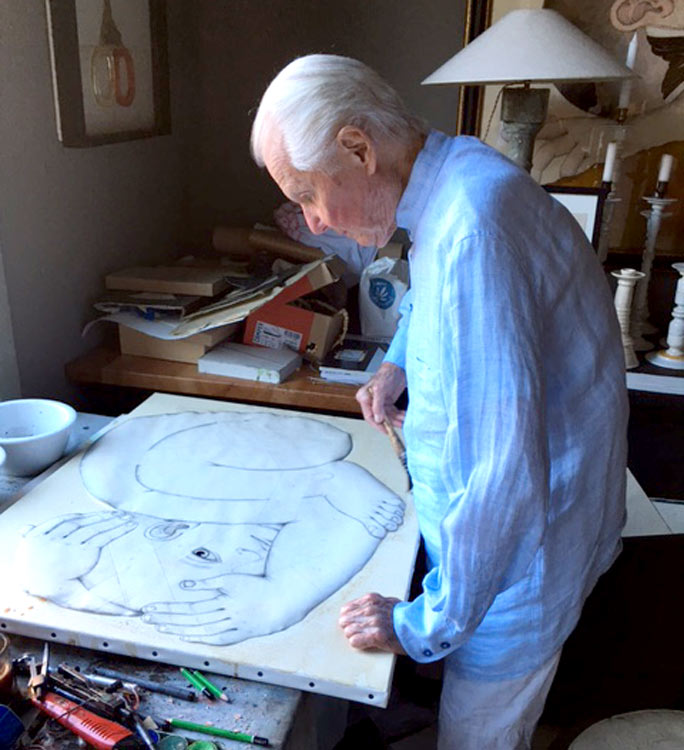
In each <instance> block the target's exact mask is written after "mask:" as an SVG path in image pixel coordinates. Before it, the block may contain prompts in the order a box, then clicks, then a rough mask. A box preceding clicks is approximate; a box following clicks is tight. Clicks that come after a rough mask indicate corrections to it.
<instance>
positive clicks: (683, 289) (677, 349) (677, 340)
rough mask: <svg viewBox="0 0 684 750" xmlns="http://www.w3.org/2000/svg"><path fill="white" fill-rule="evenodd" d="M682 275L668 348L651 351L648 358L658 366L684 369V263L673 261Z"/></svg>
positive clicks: (669, 331) (668, 336)
mask: <svg viewBox="0 0 684 750" xmlns="http://www.w3.org/2000/svg"><path fill="white" fill-rule="evenodd" d="M672 268H674V270H675V271H677V272H678V273H679V274H680V276H679V280H678V281H677V288H676V290H675V298H674V307H673V308H672V320H671V321H670V325H669V327H668V329H667V349H661V350H660V351H659V352H651V353H650V354H647V355H646V359H648V361H649V362H651V363H652V364H654V365H657V366H658V367H669V368H670V369H672V370H684V263H673V264H672Z"/></svg>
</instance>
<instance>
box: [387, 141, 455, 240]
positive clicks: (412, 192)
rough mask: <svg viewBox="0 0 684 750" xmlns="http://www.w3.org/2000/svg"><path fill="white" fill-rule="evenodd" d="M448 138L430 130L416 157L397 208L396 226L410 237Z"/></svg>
mask: <svg viewBox="0 0 684 750" xmlns="http://www.w3.org/2000/svg"><path fill="white" fill-rule="evenodd" d="M450 140H451V139H450V138H449V136H447V135H444V133H440V132H439V131H438V130H431V131H430V133H429V135H428V137H427V138H426V140H425V145H424V146H423V148H422V149H421V151H420V152H419V154H418V156H417V157H416V160H415V162H414V163H413V168H412V169H411V175H410V177H409V181H408V185H407V186H406V189H405V190H404V193H403V195H402V196H401V200H400V201H399V205H398V206H397V218H396V221H397V226H398V227H401V228H402V229H405V230H406V231H407V232H408V233H409V237H411V235H412V233H413V230H414V229H415V227H416V226H417V224H418V221H419V220H420V217H421V214H422V213H423V211H424V210H425V206H426V204H427V202H428V199H429V197H430V192H431V191H432V185H433V183H434V181H435V178H436V176H437V172H438V169H439V167H440V166H441V164H442V163H443V160H444V156H443V153H442V152H443V151H444V150H445V149H447V148H448V147H449V141H450Z"/></svg>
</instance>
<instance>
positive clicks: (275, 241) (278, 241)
mask: <svg viewBox="0 0 684 750" xmlns="http://www.w3.org/2000/svg"><path fill="white" fill-rule="evenodd" d="M249 244H250V245H252V247H256V248H259V249H260V250H267V251H268V252H270V253H273V254H274V255H277V256H279V257H280V258H286V259H287V260H291V261H293V262H295V263H311V262H312V261H314V260H320V259H321V258H324V257H325V253H324V252H323V251H322V250H319V249H318V248H317V247H309V246H308V245H303V244H302V243H301V242H296V241H295V240H291V239H290V238H289V237H286V236H285V235H284V234H281V233H280V232H275V231H271V230H268V229H253V230H252V231H251V232H250V233H249Z"/></svg>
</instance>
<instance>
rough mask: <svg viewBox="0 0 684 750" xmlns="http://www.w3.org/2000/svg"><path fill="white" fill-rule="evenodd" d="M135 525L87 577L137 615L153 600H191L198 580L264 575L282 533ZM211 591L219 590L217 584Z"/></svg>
mask: <svg viewBox="0 0 684 750" xmlns="http://www.w3.org/2000/svg"><path fill="white" fill-rule="evenodd" d="M136 520H137V521H138V527H137V528H136V529H135V530H134V531H133V532H132V533H129V534H126V535H124V536H121V537H120V538H118V539H116V540H114V541H111V542H110V543H109V544H107V545H106V546H105V547H103V550H102V559H101V561H100V566H99V568H96V569H95V570H94V572H93V573H91V574H90V575H88V576H86V577H85V581H86V582H87V584H88V588H89V589H90V590H91V591H92V593H93V594H94V595H97V596H103V598H107V599H108V600H110V601H114V602H115V603H117V604H120V605H122V606H125V607H128V608H129V609H132V610H139V609H141V608H142V607H143V606H144V605H146V604H148V603H149V602H150V598H158V597H159V598H162V599H168V600H169V601H180V602H182V601H191V600H192V599H193V594H194V593H195V590H196V589H197V584H196V582H197V581H206V580H207V579H214V578H218V577H221V576H227V575H233V574H240V575H253V576H263V575H264V572H265V565H266V559H267V557H268V553H269V550H270V548H271V545H272V544H273V541H274V539H275V538H276V536H277V534H278V528H277V526H276V525H272V526H270V527H264V526H261V527H257V526H245V525H242V524H213V523H194V524H193V523H187V522H180V521H173V520H162V521H160V520H159V519H157V518H149V517H146V516H138V518H137V519H136ZM141 571H144V575H141ZM206 586H207V587H213V588H218V583H216V582H214V583H213V584H212V583H207V584H206ZM205 596H206V594H205Z"/></svg>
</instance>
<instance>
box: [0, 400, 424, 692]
mask: <svg viewBox="0 0 684 750" xmlns="http://www.w3.org/2000/svg"><path fill="white" fill-rule="evenodd" d="M368 433H375V435H377V438H376V437H375V435H371V434H368ZM378 438H379V439H378ZM369 462H370V463H369ZM380 462H384V463H380ZM402 471H403V470H402V468H401V466H400V464H399V462H398V461H397V459H396V457H395V456H394V454H393V453H392V451H391V446H389V443H388V441H387V440H386V438H385V437H384V436H383V435H381V434H380V433H376V431H374V430H372V429H368V428H367V426H366V425H364V423H363V422H360V421H358V420H348V419H342V418H334V417H315V418H314V417H310V416H303V415H297V414H295V413H293V412H276V411H266V410H263V409H258V408H254V407H251V408H250V407H246V406H242V405H240V406H237V405H233V404H229V403H226V402H214V401H211V402H206V401H203V400H201V399H189V398H184V397H176V396H162V395H156V396H154V397H152V398H151V399H149V400H148V401H147V402H145V404H143V405H142V406H141V407H139V408H138V409H137V410H135V411H134V412H133V413H132V414H131V415H129V417H127V418H125V419H123V420H121V421H120V422H119V423H117V424H116V425H115V426H114V427H113V429H111V430H109V431H108V432H106V433H105V434H104V435H103V436H102V437H101V438H100V439H99V440H98V441H96V442H95V443H94V444H93V445H92V446H90V447H89V448H88V449H87V450H86V451H85V452H84V453H83V454H80V455H79V456H76V457H75V458H73V459H72V460H71V461H69V462H68V463H67V464H66V465H65V466H63V467H62V468H61V469H60V470H58V471H57V472H56V473H55V474H54V475H53V476H51V477H49V478H48V479H46V480H45V481H44V482H43V483H41V484H40V485H39V486H38V487H36V488H35V489H34V490H32V491H31V492H30V493H28V494H27V495H26V496H25V497H24V498H22V499H20V500H19V501H18V502H17V503H15V505H13V506H12V507H11V508H10V509H9V510H7V511H6V512H5V513H4V514H3V516H2V524H1V526H0V529H1V530H0V544H2V545H10V546H12V547H14V548H15V550H16V559H17V561H18V565H17V570H18V575H17V576H16V577H15V580H13V581H5V582H3V583H2V584H0V589H2V597H3V601H4V602H7V603H9V604H10V606H7V607H6V609H5V610H4V613H3V616H2V618H0V619H1V620H2V627H6V628H7V629H8V630H10V632H19V633H22V634H26V635H38V636H40V637H43V638H47V637H51V638H54V639H55V640H58V641H64V642H71V643H77V644H78V645H83V646H88V647H91V648H92V647H95V648H97V647H99V648H101V649H102V648H107V649H109V650H112V651H116V652H118V653H125V654H130V653H132V650H133V651H134V652H135V655H137V656H141V657H147V658H155V659H160V660H164V661H167V662H171V663H176V664H179V665H184V666H195V667H202V666H204V667H207V661H209V662H210V665H211V668H212V670H213V671H215V672H219V673H226V674H238V675H239V676H245V677H249V678H255V677H256V678H257V679H264V680H266V681H269V682H274V683H277V684H283V685H288V686H294V687H300V688H303V689H308V690H314V691H317V692H324V693H329V694H331V695H337V696H340V697H347V698H353V699H355V700H363V701H366V702H369V703H375V704H379V705H382V704H383V703H384V701H385V700H386V698H387V692H388V689H389V680H390V677H391V670H392V663H393V660H392V658H391V656H390V655H388V654H364V653H361V652H355V651H353V650H352V649H351V647H350V646H349V645H348V644H347V643H346V640H345V639H344V636H343V635H342V633H341V630H340V629H339V628H338V626H337V615H338V612H339V607H340V606H341V605H342V604H343V603H344V602H346V601H349V600H350V599H353V598H356V597H357V596H361V595H362V594H364V593H367V592H368V591H370V590H380V591H384V592H385V593H387V594H388V595H394V596H399V597H404V596H405V595H406V592H407V590H408V584H409V581H410V575H411V569H412V564H413V558H414V555H415V550H416V546H417V529H416V524H415V518H414V516H413V513H412V510H411V508H410V507H406V503H405V499H404V498H402V497H401V494H403V493H401V490H400V486H401V472H402ZM376 474H377V476H376ZM3 548H8V547H6V546H3ZM357 579H360V580H357ZM387 657H389V658H387ZM369 696H370V697H369Z"/></svg>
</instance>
